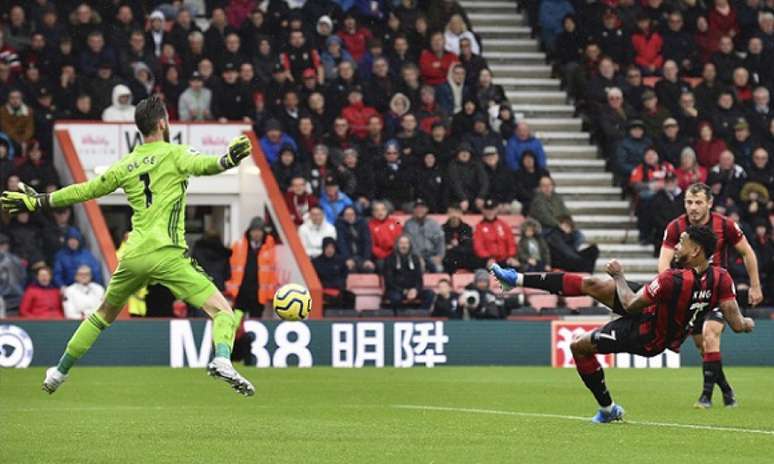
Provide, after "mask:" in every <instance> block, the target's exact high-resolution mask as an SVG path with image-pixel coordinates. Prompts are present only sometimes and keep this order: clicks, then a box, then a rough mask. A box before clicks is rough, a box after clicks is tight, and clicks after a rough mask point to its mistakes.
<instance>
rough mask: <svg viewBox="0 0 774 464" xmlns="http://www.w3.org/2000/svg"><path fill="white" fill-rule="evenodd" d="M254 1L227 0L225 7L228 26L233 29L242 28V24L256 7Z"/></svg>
mask: <svg viewBox="0 0 774 464" xmlns="http://www.w3.org/2000/svg"><path fill="white" fill-rule="evenodd" d="M257 3H260V2H256V0H229V1H228V4H227V5H226V18H228V25H229V26H231V27H233V28H234V29H239V28H240V27H242V23H243V22H244V21H245V19H247V17H248V16H249V15H250V12H251V11H253V10H254V9H255V7H256V4H257Z"/></svg>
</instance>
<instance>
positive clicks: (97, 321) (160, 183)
mask: <svg viewBox="0 0 774 464" xmlns="http://www.w3.org/2000/svg"><path fill="white" fill-rule="evenodd" d="M134 119H135V123H136V124H137V128H138V129H139V131H140V133H141V134H142V135H143V144H142V145H139V146H137V147H136V148H135V149H134V150H133V151H132V153H129V154H128V155H126V156H125V157H123V158H122V159H121V160H120V161H118V162H117V163H116V164H114V165H113V166H111V167H110V168H109V169H108V170H107V171H106V172H105V173H104V174H102V175H100V176H98V177H95V178H93V179H91V180H90V181H88V182H83V183H79V184H73V185H70V186H67V187H65V188H63V189H60V190H57V191H55V192H53V193H49V194H42V193H38V192H36V191H35V190H34V189H32V188H31V187H29V186H27V185H24V184H20V187H19V191H18V192H9V191H6V192H3V194H2V197H0V204H2V208H3V209H4V210H5V211H6V212H8V213H10V214H12V215H13V214H18V213H19V212H23V211H26V212H30V213H34V212H36V211H39V210H46V209H49V208H63V207H67V206H70V205H73V204H76V203H81V202H84V201H88V200H91V199H94V198H98V197H101V196H105V195H107V194H109V193H111V192H113V191H115V190H116V189H118V188H122V189H123V190H124V192H125V193H126V196H127V200H128V202H129V205H130V206H131V208H132V213H133V214H132V232H131V234H130V236H129V239H128V240H127V243H126V245H125V251H124V252H123V254H122V256H121V259H120V261H119V263H118V267H117V268H116V270H115V272H114V273H113V276H112V277H111V279H110V283H109V284H108V288H107V291H106V293H105V299H104V301H103V302H102V304H101V306H100V307H99V309H98V310H97V311H96V312H95V313H94V314H92V315H91V316H89V318H88V319H86V320H85V321H83V322H82V323H81V325H80V326H79V327H78V329H77V330H76V331H75V333H74V334H73V336H72V338H70V341H69V342H68V343H67V347H66V349H65V352H64V354H63V355H62V358H61V359H60V360H59V363H58V364H57V365H56V366H55V367H52V368H50V369H48V371H46V378H45V380H44V381H43V389H44V390H45V391H47V392H49V393H53V392H55V391H56V390H57V389H58V388H59V387H60V386H61V385H62V383H63V382H64V381H65V380H66V379H67V376H68V373H69V372H70V369H71V368H72V366H73V365H74V364H75V363H76V362H77V361H78V360H79V359H80V358H81V357H82V356H83V355H85V354H86V352H87V351H88V350H89V349H90V348H91V347H92V345H93V344H94V342H96V341H97V338H99V336H100V334H101V333H102V331H104V330H106V329H107V328H108V327H109V326H110V324H111V323H112V322H113V321H114V320H115V319H116V317H117V316H118V314H119V312H120V311H121V309H122V308H123V307H124V305H125V304H126V301H127V300H128V298H129V296H130V295H132V294H134V293H135V292H136V291H137V290H138V289H140V288H142V287H144V286H146V285H147V284H148V283H149V282H156V283H160V284H162V285H164V286H166V287H167V288H169V290H170V291H172V293H173V294H175V296H176V297H177V298H179V299H182V300H184V301H186V302H188V303H189V304H191V305H192V306H196V307H199V308H202V309H203V310H204V311H205V312H206V313H207V314H208V315H209V316H210V317H211V318H212V320H213V329H212V339H213V343H214V345H215V357H214V359H213V360H212V362H211V363H210V364H209V366H208V368H207V370H208V373H209V374H210V375H212V376H213V377H215V378H218V379H221V380H223V381H225V382H226V383H228V384H229V385H230V386H231V387H232V388H234V390H236V391H237V392H239V393H241V394H243V395H246V396H250V395H253V394H254V393H255V388H254V387H253V385H252V384H251V383H250V382H249V381H248V380H247V379H245V378H244V377H242V376H241V375H240V374H239V373H238V372H237V371H236V370H235V369H234V367H233V366H232V365H231V360H230V358H231V349H232V347H233V344H234V332H235V329H236V327H235V326H236V320H235V317H234V312H233V310H232V308H231V306H230V305H229V303H228V301H226V299H225V297H224V296H223V295H222V294H221V293H220V291H218V289H217V288H216V287H215V285H214V284H213V283H212V281H211V280H210V279H209V278H208V276H207V275H206V274H205V273H204V271H203V270H202V269H201V267H200V266H199V265H198V264H197V263H196V262H195V261H193V260H192V259H190V258H189V257H188V247H187V245H186V241H185V227H184V224H185V209H186V208H185V200H186V189H187V187H188V178H189V177H190V176H208V175H215V174H218V173H221V172H223V171H225V170H227V169H231V168H233V167H235V166H237V165H238V164H239V163H240V161H242V160H243V159H244V158H246V157H247V156H249V155H250V154H251V153H252V147H251V144H250V141H249V139H248V138H247V137H245V136H239V137H236V138H235V139H234V140H232V141H231V144H230V145H229V147H228V150H227V152H226V153H225V154H223V155H221V156H207V155H202V154H199V153H198V152H197V151H196V150H194V149H193V148H191V147H188V146H185V145H177V144H173V143H170V136H169V120H168V116H167V112H166V109H165V107H164V104H163V102H162V101H161V100H160V99H158V98H155V97H151V98H148V99H146V100H143V101H141V102H140V103H139V104H138V105H137V107H136V109H135V115H134Z"/></svg>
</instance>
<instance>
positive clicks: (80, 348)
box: [56, 313, 110, 374]
mask: <svg viewBox="0 0 774 464" xmlns="http://www.w3.org/2000/svg"><path fill="white" fill-rule="evenodd" d="M109 326H110V324H108V323H107V321H105V320H104V319H102V317H100V315H99V314H97V313H94V314H92V315H91V316H89V317H88V318H87V319H86V320H85V321H83V322H81V325H80V326H78V330H76V331H75V333H74V334H73V336H72V337H71V338H70V341H69V342H67V348H66V349H65V352H64V354H63V355H62V358H61V359H60V360H59V364H58V365H57V366H56V368H57V370H59V372H61V373H62V374H67V372H68V371H69V370H70V368H71V367H73V364H75V362H76V361H77V360H79V359H81V357H82V356H83V355H84V354H86V352H87V351H89V348H91V345H93V344H94V342H96V341H97V338H99V334H100V333H102V331H103V330H105V329H107V328H108V327H109Z"/></svg>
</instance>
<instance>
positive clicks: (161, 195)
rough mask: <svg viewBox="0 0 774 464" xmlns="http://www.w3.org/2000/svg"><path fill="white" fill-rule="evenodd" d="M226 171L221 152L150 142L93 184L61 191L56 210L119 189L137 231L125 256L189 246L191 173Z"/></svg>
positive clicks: (53, 196) (52, 201)
mask: <svg viewBox="0 0 774 464" xmlns="http://www.w3.org/2000/svg"><path fill="white" fill-rule="evenodd" d="M222 171H223V168H222V166H221V164H220V157H219V156H207V155H201V154H199V153H198V152H197V151H196V150H194V149H193V148H191V147H189V146H187V145H177V144H173V143H168V142H164V141H157V142H151V143H146V144H143V145H140V146H138V147H137V148H135V149H134V150H133V151H132V153H130V154H129V155H127V156H125V157H124V158H123V159H121V160H120V161H119V162H117V163H116V164H114V165H113V166H111V167H110V168H109V169H108V170H107V171H106V172H105V173H104V174H102V175H100V176H98V177H95V178H94V179H91V180H90V181H88V182H82V183H79V184H73V185H70V186H67V187H65V188H63V189H61V190H57V191H56V192H54V193H53V194H51V197H50V200H49V202H50V204H51V206H52V207H54V208H61V207H65V206H70V205H72V204H75V203H80V202H84V201H87V200H91V199H94V198H99V197H102V196H105V195H107V194H109V193H111V192H113V191H115V190H116V189H118V188H119V187H120V188H122V189H123V190H124V192H125V193H126V196H127V198H128V200H129V205H130V206H131V207H132V212H133V214H132V233H131V234H130V236H129V240H128V241H127V242H126V245H125V252H124V253H123V254H122V258H128V257H133V256H140V255H144V254H147V253H151V252H153V251H155V250H158V249H160V248H164V247H178V248H180V249H182V250H185V249H187V245H186V242H185V194H186V189H187V188H188V178H189V177H190V176H203V175H212V174H218V173H220V172H222Z"/></svg>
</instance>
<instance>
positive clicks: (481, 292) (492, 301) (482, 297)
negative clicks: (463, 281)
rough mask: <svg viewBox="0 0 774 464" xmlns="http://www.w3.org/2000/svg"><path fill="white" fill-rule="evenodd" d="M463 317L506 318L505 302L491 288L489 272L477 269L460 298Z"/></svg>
mask: <svg viewBox="0 0 774 464" xmlns="http://www.w3.org/2000/svg"><path fill="white" fill-rule="evenodd" d="M459 308H460V312H461V313H462V319H505V303H504V302H503V300H502V299H501V298H499V297H498V296H497V295H496V294H495V293H494V292H493V291H492V289H491V288H490V283H489V273H488V272H487V271H486V270H485V269H477V270H476V272H475V274H474V278H473V282H471V283H470V284H468V285H467V286H466V287H465V291H464V292H462V294H461V295H460V299H459Z"/></svg>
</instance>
